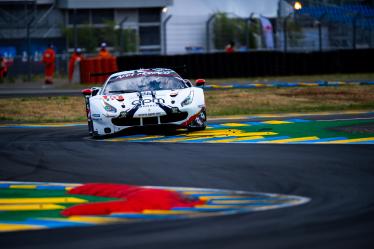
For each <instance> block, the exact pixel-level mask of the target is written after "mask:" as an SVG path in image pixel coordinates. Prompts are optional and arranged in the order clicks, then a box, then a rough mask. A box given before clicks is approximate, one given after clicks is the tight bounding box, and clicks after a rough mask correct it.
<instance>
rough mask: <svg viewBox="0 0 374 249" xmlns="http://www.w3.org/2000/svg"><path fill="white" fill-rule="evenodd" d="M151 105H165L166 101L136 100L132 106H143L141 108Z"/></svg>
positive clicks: (159, 99) (157, 99) (154, 99)
mask: <svg viewBox="0 0 374 249" xmlns="http://www.w3.org/2000/svg"><path fill="white" fill-rule="evenodd" d="M151 103H155V104H160V103H161V104H163V103H165V100H164V99H162V98H153V99H137V100H134V101H133V102H132V105H141V106H145V105H147V104H151Z"/></svg>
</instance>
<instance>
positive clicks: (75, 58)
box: [69, 48, 84, 83]
mask: <svg viewBox="0 0 374 249" xmlns="http://www.w3.org/2000/svg"><path fill="white" fill-rule="evenodd" d="M83 58H84V56H83V55H82V49H80V48H77V49H75V51H74V53H73V54H72V55H71V58H70V60H69V82H73V83H79V82H80V77H79V75H80V72H79V69H80V68H79V63H80V61H81V60H82V59H83Z"/></svg>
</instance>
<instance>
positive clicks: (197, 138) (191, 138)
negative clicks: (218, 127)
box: [156, 135, 227, 143]
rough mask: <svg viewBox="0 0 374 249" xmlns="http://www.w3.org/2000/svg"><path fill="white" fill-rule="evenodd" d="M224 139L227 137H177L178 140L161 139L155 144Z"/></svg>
mask: <svg viewBox="0 0 374 249" xmlns="http://www.w3.org/2000/svg"><path fill="white" fill-rule="evenodd" d="M219 137H222V138H225V137H227V135H223V136H190V137H179V138H170V139H163V140H159V141H156V142H160V143H173V142H181V141H194V140H200V139H209V138H219Z"/></svg>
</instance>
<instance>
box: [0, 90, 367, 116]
mask: <svg viewBox="0 0 374 249" xmlns="http://www.w3.org/2000/svg"><path fill="white" fill-rule="evenodd" d="M205 101H206V105H207V113H208V116H223V115H251V114H258V113H290V112H320V111H349V110H367V111H372V110H374V86H371V85H369V86H357V85H350V86H339V87H296V88H256V89H227V90H213V91H206V92H205ZM85 120H86V117H85V104H84V99H83V97H66V96H64V97H30V98H7V99H0V121H1V122H2V123H6V122H31V123H42V122H44V123H45V122H80V121H85Z"/></svg>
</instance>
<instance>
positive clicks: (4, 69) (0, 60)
mask: <svg viewBox="0 0 374 249" xmlns="http://www.w3.org/2000/svg"><path fill="white" fill-rule="evenodd" d="M7 74H8V63H7V60H6V58H5V57H4V56H0V79H2V78H5V77H6V76H7Z"/></svg>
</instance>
